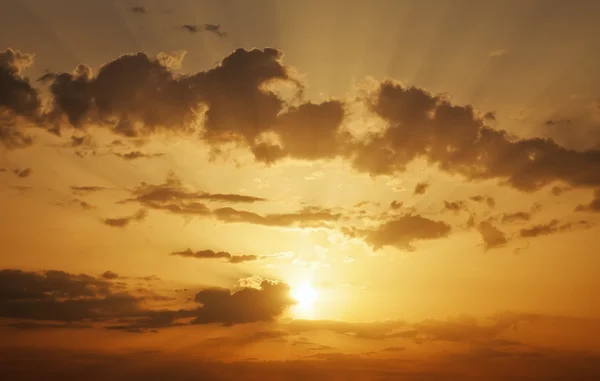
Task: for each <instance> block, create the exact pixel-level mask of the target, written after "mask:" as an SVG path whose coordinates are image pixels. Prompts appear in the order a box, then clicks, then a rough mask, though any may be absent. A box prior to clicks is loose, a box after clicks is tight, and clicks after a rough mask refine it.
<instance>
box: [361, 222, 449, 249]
mask: <svg viewBox="0 0 600 381" xmlns="http://www.w3.org/2000/svg"><path fill="white" fill-rule="evenodd" d="M450 230H451V229H450V225H448V224H446V223H445V222H442V221H433V220H430V219H428V218H425V217H421V216H418V215H405V216H402V217H397V218H395V219H394V220H391V221H388V222H385V223H383V224H382V225H380V226H379V227H378V228H376V229H373V230H362V231H361V230H358V231H355V232H351V235H355V236H359V237H363V239H364V240H365V242H367V243H368V244H370V245H371V246H373V248H374V249H375V250H377V249H380V248H382V247H383V246H393V247H396V248H398V249H400V250H408V251H413V250H415V248H414V246H413V243H414V242H416V241H421V240H432V239H438V238H442V237H446V236H447V235H448V234H449V233H450Z"/></svg>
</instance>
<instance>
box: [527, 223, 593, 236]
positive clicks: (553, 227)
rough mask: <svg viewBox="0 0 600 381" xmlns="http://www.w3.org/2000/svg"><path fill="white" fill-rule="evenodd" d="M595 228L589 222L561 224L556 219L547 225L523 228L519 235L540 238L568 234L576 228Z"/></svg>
mask: <svg viewBox="0 0 600 381" xmlns="http://www.w3.org/2000/svg"><path fill="white" fill-rule="evenodd" d="M591 226H593V225H592V224H591V223H589V222H588V221H583V220H582V221H577V222H566V223H560V222H559V221H558V220H556V219H554V220H552V221H550V222H548V223H545V224H538V225H533V226H531V227H528V228H523V229H521V230H520V232H519V234H520V235H521V237H523V238H533V237H539V236H543V235H550V234H555V233H561V232H567V231H570V230H573V229H575V228H583V229H586V228H589V227H591Z"/></svg>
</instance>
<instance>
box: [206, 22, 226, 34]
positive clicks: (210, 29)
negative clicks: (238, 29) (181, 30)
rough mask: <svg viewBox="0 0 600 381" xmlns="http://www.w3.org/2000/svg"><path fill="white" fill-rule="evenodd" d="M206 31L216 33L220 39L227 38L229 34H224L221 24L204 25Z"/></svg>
mask: <svg viewBox="0 0 600 381" xmlns="http://www.w3.org/2000/svg"><path fill="white" fill-rule="evenodd" d="M204 30H205V31H207V32H211V33H214V34H216V35H217V36H219V37H227V32H224V31H223V30H222V29H221V25H219V24H204Z"/></svg>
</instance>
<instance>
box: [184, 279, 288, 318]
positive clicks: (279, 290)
mask: <svg viewBox="0 0 600 381" xmlns="http://www.w3.org/2000/svg"><path fill="white" fill-rule="evenodd" d="M194 300H195V301H196V302H197V303H200V304H202V308H201V309H202V313H201V314H199V316H197V317H196V319H195V320H194V321H193V322H192V323H193V324H194V323H196V324H204V323H212V322H219V323H225V324H240V323H249V322H258V321H271V320H273V319H274V318H275V317H277V316H279V315H281V314H282V313H283V312H284V311H285V310H286V309H287V308H288V307H289V306H291V305H292V304H294V300H293V299H292V298H291V296H290V289H289V286H288V285H287V284H285V283H277V282H272V281H268V280H265V281H263V282H262V283H261V284H260V288H259V289H255V288H243V289H241V290H239V291H237V292H235V293H231V291H230V290H229V289H223V288H212V289H206V290H202V291H200V292H198V293H197V294H196V296H195V298H194Z"/></svg>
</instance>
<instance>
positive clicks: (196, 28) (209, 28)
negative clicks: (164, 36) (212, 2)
mask: <svg viewBox="0 0 600 381" xmlns="http://www.w3.org/2000/svg"><path fill="white" fill-rule="evenodd" d="M181 28H182V29H184V30H186V31H188V32H190V33H200V32H203V31H206V32H210V33H213V34H215V35H216V36H218V37H227V32H225V31H223V29H221V25H218V24H204V25H197V24H185V25H182V27H181Z"/></svg>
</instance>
